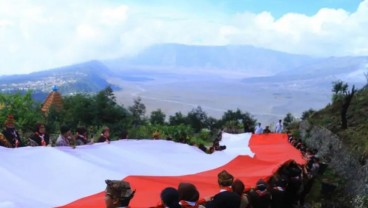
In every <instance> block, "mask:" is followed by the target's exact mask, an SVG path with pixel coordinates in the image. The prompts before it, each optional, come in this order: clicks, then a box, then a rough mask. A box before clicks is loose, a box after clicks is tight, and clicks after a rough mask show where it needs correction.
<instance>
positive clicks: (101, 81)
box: [0, 60, 118, 100]
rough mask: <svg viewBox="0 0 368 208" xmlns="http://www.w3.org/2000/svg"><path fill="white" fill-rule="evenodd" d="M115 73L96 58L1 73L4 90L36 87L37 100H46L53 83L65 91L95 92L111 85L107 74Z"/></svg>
mask: <svg viewBox="0 0 368 208" xmlns="http://www.w3.org/2000/svg"><path fill="white" fill-rule="evenodd" d="M114 75H115V74H114V73H113V72H111V70H110V69H109V68H107V67H106V66H105V65H104V64H102V63H101V62H99V61H96V60H93V61H89V62H85V63H80V64H75V65H70V66H65V67H60V68H55V69H49V70H45V71H40V72H34V73H30V74H24V75H11V76H1V77H0V83H1V84H0V91H1V92H9V93H11V92H16V91H20V92H22V91H27V90H32V91H33V92H34V95H35V96H36V99H37V100H43V99H44V97H45V96H46V95H47V94H48V93H49V92H50V91H51V87H52V86H53V85H57V86H58V87H59V91H60V92H61V93H62V94H73V93H81V92H85V93H94V92H98V91H100V90H102V89H103V88H105V87H106V86H108V85H109V83H108V82H107V81H106V77H111V76H114ZM115 89H118V88H117V87H115Z"/></svg>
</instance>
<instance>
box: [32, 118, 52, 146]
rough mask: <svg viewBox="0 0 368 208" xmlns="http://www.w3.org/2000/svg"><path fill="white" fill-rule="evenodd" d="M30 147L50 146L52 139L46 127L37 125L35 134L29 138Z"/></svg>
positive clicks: (40, 124)
mask: <svg viewBox="0 0 368 208" xmlns="http://www.w3.org/2000/svg"><path fill="white" fill-rule="evenodd" d="M29 143H30V146H47V145H49V144H50V137H49V135H48V134H47V133H46V128H45V125H44V124H42V123H38V124H36V127H35V129H34V133H33V134H32V135H31V136H30V137H29Z"/></svg>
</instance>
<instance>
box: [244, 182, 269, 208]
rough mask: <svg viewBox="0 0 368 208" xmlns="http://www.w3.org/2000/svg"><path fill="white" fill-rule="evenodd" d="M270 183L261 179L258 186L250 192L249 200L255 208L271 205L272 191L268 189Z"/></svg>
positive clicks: (265, 207) (264, 207)
mask: <svg viewBox="0 0 368 208" xmlns="http://www.w3.org/2000/svg"><path fill="white" fill-rule="evenodd" d="M267 188H268V184H267V183H266V182H265V181H264V180H263V179H260V180H258V182H257V187H256V189H254V190H251V191H250V192H249V201H250V205H251V207H254V208H270V207H271V199H272V196H271V193H270V192H269V191H268V190H267Z"/></svg>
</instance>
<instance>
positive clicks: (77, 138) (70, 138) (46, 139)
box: [0, 115, 128, 148]
mask: <svg viewBox="0 0 368 208" xmlns="http://www.w3.org/2000/svg"><path fill="white" fill-rule="evenodd" d="M4 126H5V128H4V130H3V131H2V132H1V133H0V146H3V147H8V148H18V147H24V146H77V145H86V144H93V143H99V142H106V143H110V141H111V139H110V129H109V128H108V127H104V128H103V129H102V131H101V134H100V137H99V138H98V139H97V141H94V139H93V137H91V138H89V136H88V131H87V128H85V127H78V128H77V129H76V132H75V134H74V135H73V133H72V131H71V128H70V127H68V126H61V127H60V134H59V136H58V137H57V139H56V141H55V142H54V144H52V140H51V139H50V135H49V134H48V133H47V132H46V127H45V124H43V123H37V124H36V125H35V128H34V130H33V133H32V135H30V136H29V138H27V139H26V140H22V139H21V137H20V134H19V132H18V131H17V129H16V128H15V119H14V117H13V116H12V115H8V116H7V118H6V120H5V122H4ZM126 138H128V132H127V131H125V130H122V131H121V134H120V138H119V139H126Z"/></svg>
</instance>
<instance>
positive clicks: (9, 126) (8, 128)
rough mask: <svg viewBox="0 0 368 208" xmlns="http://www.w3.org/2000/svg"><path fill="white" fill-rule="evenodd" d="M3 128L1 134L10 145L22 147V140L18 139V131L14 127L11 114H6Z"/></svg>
mask: <svg viewBox="0 0 368 208" xmlns="http://www.w3.org/2000/svg"><path fill="white" fill-rule="evenodd" d="M4 125H5V129H4V130H3V132H2V134H3V135H4V137H5V138H6V140H7V141H8V143H10V144H11V147H14V148H17V147H22V146H23V144H22V141H21V139H20V136H19V133H18V131H17V130H16V129H15V119H14V116H13V115H8V116H7V118H6V120H5V122H4Z"/></svg>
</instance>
